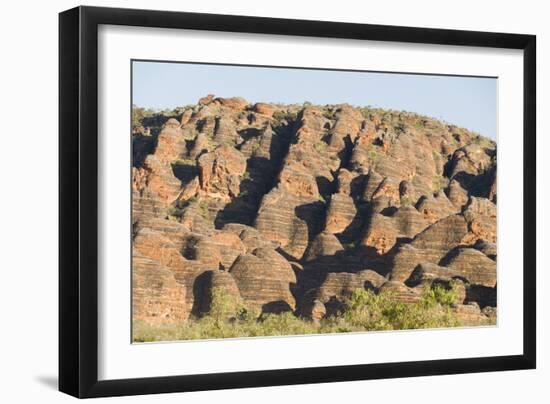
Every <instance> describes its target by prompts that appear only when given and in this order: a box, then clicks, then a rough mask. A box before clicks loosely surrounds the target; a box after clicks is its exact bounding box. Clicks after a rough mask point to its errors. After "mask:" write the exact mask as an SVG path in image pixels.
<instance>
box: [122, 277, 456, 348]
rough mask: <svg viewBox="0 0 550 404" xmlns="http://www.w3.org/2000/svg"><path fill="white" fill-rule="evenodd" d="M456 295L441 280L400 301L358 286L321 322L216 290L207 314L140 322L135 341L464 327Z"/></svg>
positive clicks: (389, 294)
mask: <svg viewBox="0 0 550 404" xmlns="http://www.w3.org/2000/svg"><path fill="white" fill-rule="evenodd" d="M456 300H457V293H456V291H455V290H454V288H451V289H449V290H446V289H445V288H444V287H442V286H439V285H438V286H435V287H433V288H426V289H425V290H424V293H423V295H422V298H421V299H420V300H418V301H417V302H415V303H403V302H398V301H396V300H395V299H393V298H392V294H391V292H382V293H379V294H376V293H374V292H372V291H370V290H361V289H358V290H355V291H354V292H353V293H352V295H351V297H350V298H349V300H348V301H347V304H346V306H345V309H344V310H343V311H342V312H340V313H338V314H337V315H334V316H330V317H327V318H325V319H323V320H321V321H320V322H319V323H315V322H312V321H309V320H306V319H302V318H299V317H297V316H295V315H294V314H292V313H291V312H285V313H281V314H260V313H259V312H258V311H255V310H252V309H250V308H248V307H246V306H245V304H244V303H243V301H242V299H240V298H238V297H235V296H231V295H229V294H227V293H225V292H224V291H223V290H222V289H214V290H212V305H211V307H210V311H209V313H208V314H207V315H205V316H204V317H200V318H192V319H189V320H187V321H185V322H181V323H177V324H166V325H160V326H151V325H148V324H146V323H144V322H135V323H134V329H133V332H134V333H133V336H134V341H135V342H154V341H175V340H190V339H216V338H242V337H259V336H281V335H305V334H325V333H336V332H339V333H340V332H365V331H381V330H408V329H419V328H424V329H425V328H442V327H458V326H461V325H462V323H461V322H460V321H459V320H458V318H457V316H456V314H455V313H454V312H453V310H452V307H453V305H454V304H455V302H456Z"/></svg>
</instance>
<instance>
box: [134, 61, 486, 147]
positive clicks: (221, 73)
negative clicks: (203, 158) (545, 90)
mask: <svg viewBox="0 0 550 404" xmlns="http://www.w3.org/2000/svg"><path fill="white" fill-rule="evenodd" d="M206 94H215V95H216V96H219V97H234V96H240V97H244V98H245V99H247V100H248V101H250V102H259V101H263V102H280V103H284V104H293V103H303V102H304V101H309V102H312V103H313V104H320V105H324V104H339V103H349V104H352V105H357V106H367V105H370V106H373V107H380V108H389V109H395V110H405V111H411V112H416V113H420V114H423V115H428V116H431V117H434V118H437V119H442V120H444V121H446V122H448V123H452V124H455V125H458V126H462V127H464V128H467V129H470V130H473V131H476V132H479V133H481V134H482V135H485V136H488V137H490V138H492V139H495V138H496V132H497V129H496V119H497V107H496V102H497V80H496V79H494V78H477V77H456V76H434V75H416V74H389V73H374V72H348V71H335V70H308V69H288V68H266V67H250V66H224V65H205V64H189V63H161V62H141V61H139V62H138V61H134V62H133V100H132V103H133V104H136V105H138V106H140V107H145V108H155V109H165V108H175V107H179V106H183V105H187V104H195V103H196V102H197V101H198V99H199V98H201V97H203V96H205V95H206Z"/></svg>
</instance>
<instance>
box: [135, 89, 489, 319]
mask: <svg viewBox="0 0 550 404" xmlns="http://www.w3.org/2000/svg"><path fill="white" fill-rule="evenodd" d="M176 111H180V112H179V113H178V112H176ZM176 111H175V112H171V113H169V114H167V115H164V114H163V113H157V114H150V115H148V116H145V117H144V118H143V122H140V125H137V126H136V127H140V128H142V129H143V130H141V129H140V130H139V131H135V133H134V134H133V138H132V144H133V153H134V155H133V157H134V158H133V166H132V225H133V233H132V234H133V280H134V283H133V289H134V294H133V312H134V319H136V320H141V321H145V322H148V323H150V324H163V323H170V322H178V321H185V320H186V319H187V318H188V317H189V316H190V315H197V316H201V315H204V314H206V313H208V311H209V307H210V304H211V295H212V291H213V290H214V289H218V288H219V289H221V290H224V291H225V292H226V293H228V294H229V295H232V296H234V297H238V298H239V299H243V300H244V302H245V303H246V304H249V305H251V306H253V307H255V308H258V309H260V310H262V311H264V312H282V311H291V312H293V313H295V314H296V315H301V316H306V317H309V318H311V319H312V320H314V321H320V320H321V319H322V318H324V317H326V316H329V315H332V314H334V313H337V312H338V311H339V310H341V309H342V307H345V304H346V299H347V298H348V297H349V296H350V295H351V293H352V292H353V290H355V289H369V290H373V291H375V292H377V293H378V292H380V291H388V292H391V294H392V295H394V296H395V299H397V300H399V301H402V302H405V303H412V302H415V301H417V300H418V299H419V298H420V294H421V288H423V287H426V286H427V287H432V286H433V285H437V284H444V285H449V284H450V283H451V282H453V283H454V284H457V285H459V286H458V287H459V289H460V291H459V292H460V293H459V294H460V299H459V300H460V301H459V303H457V306H456V307H455V308H454V310H455V311H456V313H457V314H458V315H459V316H462V318H464V319H465V321H467V322H474V323H475V322H476V321H480V319H481V320H483V319H485V318H493V319H494V316H495V315H496V314H495V313H496V301H497V299H496V293H497V285H496V274H497V264H496V260H497V227H496V223H497V217H496V215H497V208H496V204H497V195H496V192H497V190H496V176H497V167H496V154H497V147H496V144H495V143H494V142H492V141H491V140H489V139H485V138H482V137H478V135H476V134H473V133H471V132H468V131H467V130H465V129H461V128H457V127H455V126H452V125H448V124H445V123H443V122H439V121H437V120H434V119H430V118H427V117H422V116H419V115H416V114H413V113H407V112H395V111H384V110H380V109H370V108H357V107H353V106H350V105H346V104H339V105H327V106H312V105H304V106H302V105H279V104H277V105H275V104H269V103H256V104H254V105H252V104H250V103H249V102H248V101H247V100H245V99H243V98H240V97H230V98H220V97H218V98H216V97H215V96H214V95H208V96H206V97H203V98H201V99H200V100H199V102H198V104H197V105H195V106H188V107H185V108H181V109H179V110H176ZM491 316H492V317H491Z"/></svg>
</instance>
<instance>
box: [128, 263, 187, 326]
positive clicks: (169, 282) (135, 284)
mask: <svg viewBox="0 0 550 404" xmlns="http://www.w3.org/2000/svg"><path fill="white" fill-rule="evenodd" d="M132 315H133V319H134V320H137V321H144V322H146V323H148V324H152V325H158V324H165V323H174V322H178V321H182V320H185V319H187V317H188V311H187V310H186V305H185V288H184V287H183V286H182V285H180V284H179V283H178V282H176V279H175V278H174V274H173V273H172V272H171V271H170V270H169V269H168V268H166V267H164V266H163V265H162V264H161V263H160V262H159V261H154V260H151V259H149V258H147V257H145V256H143V255H141V254H139V253H136V252H134V255H133V260H132Z"/></svg>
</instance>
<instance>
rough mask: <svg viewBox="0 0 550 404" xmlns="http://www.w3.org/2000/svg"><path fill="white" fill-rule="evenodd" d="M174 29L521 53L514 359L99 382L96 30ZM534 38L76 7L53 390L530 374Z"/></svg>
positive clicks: (69, 47)
mask: <svg viewBox="0 0 550 404" xmlns="http://www.w3.org/2000/svg"><path fill="white" fill-rule="evenodd" d="M100 24H112V25H126V26H140V27H158V28H181V29H194V30H208V31H227V32H243V33H259V34H277V35H291V36H309V37H318V38H344V39H359V40H371V41H373V40H374V41H392V42H405V43H424V44H439V45H449V46H455V45H462V46H475V47H486V48H509V49H520V50H522V51H523V60H524V77H523V86H524V87H523V108H524V109H523V120H524V121H523V147H524V155H523V168H524V187H523V201H524V207H523V219H524V233H523V251H524V259H523V260H524V261H523V287H524V290H523V353H522V354H521V355H513V356H496V357H482V358H467V359H446V360H429V361H416V362H401V363H380V364H364V365H350V366H332V367H314V368H296V369H281V370H262V371H251V372H235V373H219V374H193V375H182V376H170V377H150V378H139V379H123V380H106V381H99V380H98V376H97V371H98V337H97V335H98V323H97V318H98V268H97V266H98V228H97V227H98V141H97V130H98V122H97V120H98V105H97V103H98V66H97V62H98V26H99V25H100ZM535 122H536V37H535V36H534V35H519V34H505V33H489V32H472V31H457V30H443V29H425V28H410V27H397V26H382V25H367V24H350V23H340V22H323V21H305V20H288V19H278V18H260V17H245V16H229V15H213V14H197V13H183V12H167V11H150V10H130V9H111V8H96V7H77V8H74V9H71V10H68V11H65V12H62V13H60V15H59V156H60V157H59V169H60V171H59V184H60V188H59V217H60V221H59V234H60V236H59V389H60V390H61V391H62V392H65V393H67V394H70V395H73V396H75V397H81V398H85V397H104V396H120V395H134V394H150V393H168V392H184V391H197V390H214V389H227V388H244V387H260V386H275V385H292V384H301V383H325V382H337V381H351V380H364V379H382V378H397V377H411V376H427V375H442V374H459V373H470V372H490V371H502V370H515V369H534V368H535V366H536V322H535V321H536V311H535V310H536V258H535V257H536V251H535V249H536V247H535V246H536V240H535V237H536V227H535V226H536V217H535V215H536V213H535V212H536V209H535V208H536V206H535V204H536V202H535V200H536V189H535V184H536V171H535V170H536V169H535V166H536V162H535V147H536V139H535V132H536V129H535Z"/></svg>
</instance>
